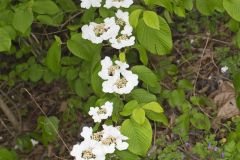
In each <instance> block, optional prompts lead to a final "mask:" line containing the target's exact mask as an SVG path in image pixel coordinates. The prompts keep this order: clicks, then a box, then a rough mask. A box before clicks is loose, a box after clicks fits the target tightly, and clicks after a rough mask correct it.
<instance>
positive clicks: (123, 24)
mask: <svg viewBox="0 0 240 160" xmlns="http://www.w3.org/2000/svg"><path fill="white" fill-rule="evenodd" d="M116 24H117V25H119V26H125V24H126V23H125V22H124V20H123V19H121V18H119V19H117V21H116Z"/></svg>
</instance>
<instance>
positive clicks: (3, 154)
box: [0, 147, 19, 160]
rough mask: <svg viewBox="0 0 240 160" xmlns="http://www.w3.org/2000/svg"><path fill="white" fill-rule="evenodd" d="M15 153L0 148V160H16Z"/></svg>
mask: <svg viewBox="0 0 240 160" xmlns="http://www.w3.org/2000/svg"><path fill="white" fill-rule="evenodd" d="M18 159H19V158H18V157H17V154H16V152H14V151H9V150H7V149H6V148H2V147H1V148H0V160H18Z"/></svg>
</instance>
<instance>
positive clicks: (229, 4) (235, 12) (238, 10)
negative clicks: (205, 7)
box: [223, 0, 240, 22]
mask: <svg viewBox="0 0 240 160" xmlns="http://www.w3.org/2000/svg"><path fill="white" fill-rule="evenodd" d="M223 7H224V8H225V10H226V11H227V13H228V14H229V15H230V16H231V17H232V18H233V19H235V20H236V21H239V22H240V1H239V0H223Z"/></svg>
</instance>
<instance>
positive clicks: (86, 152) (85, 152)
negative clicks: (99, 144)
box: [82, 149, 96, 159]
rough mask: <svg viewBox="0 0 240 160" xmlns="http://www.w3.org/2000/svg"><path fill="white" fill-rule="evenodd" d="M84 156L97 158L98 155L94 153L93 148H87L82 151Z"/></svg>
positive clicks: (85, 157)
mask: <svg viewBox="0 0 240 160" xmlns="http://www.w3.org/2000/svg"><path fill="white" fill-rule="evenodd" d="M82 158H84V159H91V158H96V155H94V154H93V153H92V149H87V150H85V151H83V152H82Z"/></svg>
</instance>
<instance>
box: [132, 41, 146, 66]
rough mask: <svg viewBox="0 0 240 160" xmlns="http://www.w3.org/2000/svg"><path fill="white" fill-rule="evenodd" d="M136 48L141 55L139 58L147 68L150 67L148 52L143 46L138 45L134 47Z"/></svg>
mask: <svg viewBox="0 0 240 160" xmlns="http://www.w3.org/2000/svg"><path fill="white" fill-rule="evenodd" d="M134 48H136V49H137V50H138V53H139V57H140V61H141V62H142V63H143V64H144V65H145V66H146V65H148V55H147V51H146V49H145V48H144V47H143V46H141V45H138V44H136V45H135V46H134Z"/></svg>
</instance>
